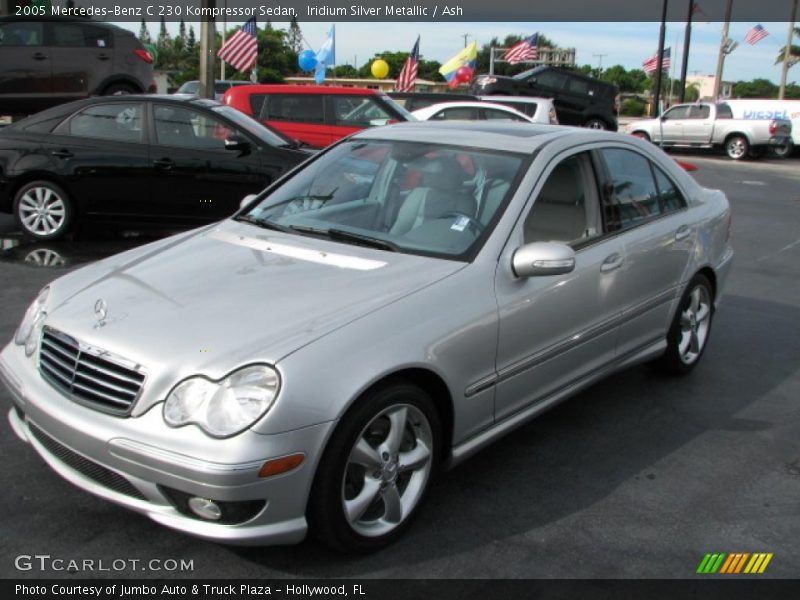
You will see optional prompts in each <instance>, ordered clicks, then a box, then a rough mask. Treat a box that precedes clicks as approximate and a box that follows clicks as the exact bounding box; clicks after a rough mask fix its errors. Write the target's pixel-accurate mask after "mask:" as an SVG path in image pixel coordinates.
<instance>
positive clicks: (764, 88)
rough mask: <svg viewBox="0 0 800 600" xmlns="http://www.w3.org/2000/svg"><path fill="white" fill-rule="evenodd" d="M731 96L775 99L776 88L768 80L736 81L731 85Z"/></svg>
mask: <svg viewBox="0 0 800 600" xmlns="http://www.w3.org/2000/svg"><path fill="white" fill-rule="evenodd" d="M733 96H734V97H736V98H777V97H778V86H777V85H775V84H774V83H772V82H771V81H770V80H769V79H763V78H759V79H753V80H752V81H737V82H736V83H735V84H733Z"/></svg>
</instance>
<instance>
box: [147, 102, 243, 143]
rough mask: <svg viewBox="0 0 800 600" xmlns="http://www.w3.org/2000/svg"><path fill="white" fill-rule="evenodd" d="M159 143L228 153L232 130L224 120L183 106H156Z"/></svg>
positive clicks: (157, 139)
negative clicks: (226, 147)
mask: <svg viewBox="0 0 800 600" xmlns="http://www.w3.org/2000/svg"><path fill="white" fill-rule="evenodd" d="M153 112H154V116H155V127H156V141H157V142H158V143H159V144H163V145H166V146H179V147H184V148H198V149H201V150H225V140H226V139H227V138H228V137H230V135H231V134H232V133H233V131H232V130H231V129H230V128H229V127H228V126H227V125H225V124H224V123H222V122H221V121H218V120H217V119H215V118H213V117H211V116H210V115H207V114H205V113H201V112H198V111H195V110H191V109H188V108H183V107H181V106H156V107H155V110H154V111H153Z"/></svg>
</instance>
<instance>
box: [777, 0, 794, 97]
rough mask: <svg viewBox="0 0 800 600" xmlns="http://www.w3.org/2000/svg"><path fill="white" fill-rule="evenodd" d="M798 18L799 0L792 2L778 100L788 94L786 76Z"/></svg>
mask: <svg viewBox="0 0 800 600" xmlns="http://www.w3.org/2000/svg"><path fill="white" fill-rule="evenodd" d="M796 19H797V0H794V1H793V2H792V16H791V17H790V18H789V33H788V34H787V35H786V48H784V49H783V67H781V87H780V90H779V91H778V100H783V98H784V96H785V95H786V77H787V75H788V74H789V66H790V65H789V58H790V57H791V56H792V35H793V34H794V22H795V20H796Z"/></svg>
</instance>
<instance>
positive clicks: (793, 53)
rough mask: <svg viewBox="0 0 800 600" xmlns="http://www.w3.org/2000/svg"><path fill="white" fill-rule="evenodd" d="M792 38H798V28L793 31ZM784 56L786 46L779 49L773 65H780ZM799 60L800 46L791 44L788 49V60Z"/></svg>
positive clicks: (799, 36) (799, 32) (799, 28)
mask: <svg viewBox="0 0 800 600" xmlns="http://www.w3.org/2000/svg"><path fill="white" fill-rule="evenodd" d="M793 33H794V37H797V38H800V27H795V28H794V29H793ZM785 55H786V46H784V47H783V48H781V50H780V54H778V58H776V59H775V64H776V65H777V64H778V63H782V62H783V59H784V58H785ZM798 58H800V46H799V45H797V44H792V45H791V48H790V49H789V60H794V59H798ZM790 64H791V63H790Z"/></svg>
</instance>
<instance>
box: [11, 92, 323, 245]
mask: <svg viewBox="0 0 800 600" xmlns="http://www.w3.org/2000/svg"><path fill="white" fill-rule="evenodd" d="M308 156H310V152H309V151H307V150H304V149H302V148H299V147H298V143H297V142H295V141H293V140H290V139H288V138H286V137H284V136H283V135H281V134H279V133H277V132H275V131H272V130H270V129H268V128H266V127H264V126H263V125H261V124H260V123H258V122H256V121H254V120H253V119H251V118H250V117H248V116H246V115H243V114H242V113H240V112H239V111H237V110H235V109H233V108H231V107H229V106H223V105H221V104H219V103H217V102H215V101H213V100H202V99H191V98H189V99H186V98H176V97H174V96H135V95H131V96H113V97H100V98H91V99H88V100H79V101H78V102H72V103H70V104H64V105H61V106H58V107H55V108H51V109H49V110H47V111H44V112H42V113H39V114H37V115H34V116H32V117H28V118H27V119H24V120H22V121H18V122H17V123H14V124H13V125H9V126H8V127H5V128H3V129H2V130H0V211H3V212H13V214H14V216H15V218H16V221H17V224H18V225H19V227H20V228H21V230H22V231H23V233H25V234H26V235H27V236H29V237H32V238H35V239H39V240H51V239H55V238H58V237H61V236H62V235H64V233H66V231H67V230H68V229H69V227H70V226H71V225H72V224H74V222H75V221H76V220H79V219H80V220H83V219H90V218H94V219H102V220H105V221H108V220H114V221H124V222H130V221H139V222H148V221H149V222H154V223H157V224H159V225H169V224H178V223H180V224H199V223H203V222H211V221H215V220H218V219H222V218H224V217H226V216H228V215H230V214H231V213H233V212H234V211H235V210H236V209H237V208H238V206H239V202H240V201H241V200H242V198H243V197H244V196H246V195H247V194H251V193H256V192H259V191H261V190H262V189H264V187H265V186H267V185H268V184H270V183H271V182H273V181H274V180H275V179H277V178H278V177H279V176H280V175H281V174H283V173H284V172H285V171H287V170H288V169H290V168H292V167H293V166H294V165H296V164H298V163H300V162H301V161H303V160H305V159H306V158H308Z"/></svg>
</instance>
